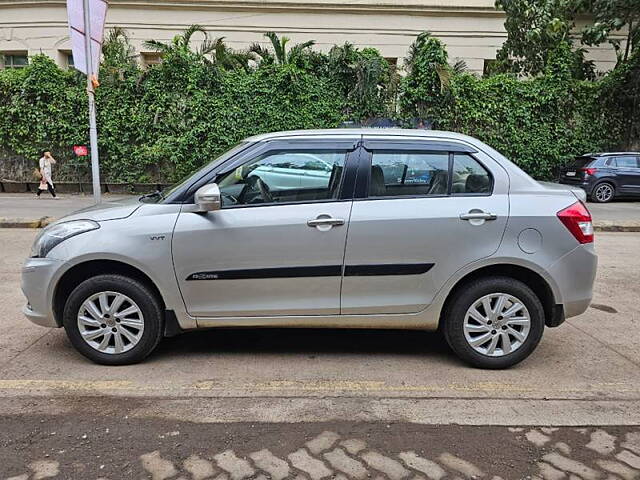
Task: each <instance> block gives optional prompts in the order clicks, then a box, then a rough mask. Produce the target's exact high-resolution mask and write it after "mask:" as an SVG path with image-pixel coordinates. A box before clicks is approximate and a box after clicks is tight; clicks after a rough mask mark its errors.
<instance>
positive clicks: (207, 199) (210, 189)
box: [194, 183, 222, 213]
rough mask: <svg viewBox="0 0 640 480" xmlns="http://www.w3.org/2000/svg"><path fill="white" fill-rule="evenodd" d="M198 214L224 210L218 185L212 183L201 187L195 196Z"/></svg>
mask: <svg viewBox="0 0 640 480" xmlns="http://www.w3.org/2000/svg"><path fill="white" fill-rule="evenodd" d="M194 199H195V203H196V207H197V208H198V210H197V211H198V212H201V213H204V212H213V211H214V210H220V209H221V208H222V201H221V197H220V187H218V184H217V183H210V184H208V185H204V186H203V187H200V188H199V189H198V190H197V191H196V193H195V195H194Z"/></svg>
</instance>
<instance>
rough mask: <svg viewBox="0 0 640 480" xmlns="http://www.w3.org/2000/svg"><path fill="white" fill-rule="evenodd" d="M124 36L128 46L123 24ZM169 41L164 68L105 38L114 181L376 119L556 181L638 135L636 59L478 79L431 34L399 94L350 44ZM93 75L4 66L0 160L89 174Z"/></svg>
mask: <svg viewBox="0 0 640 480" xmlns="http://www.w3.org/2000/svg"><path fill="white" fill-rule="evenodd" d="M112 37H113V38H112V40H111V41H113V42H125V41H126V38H125V39H124V40H123V38H122V37H123V35H122V32H119V33H118V34H117V35H115V34H114V35H113V36H112ZM176 45H178V46H176ZM303 45H304V44H303ZM160 47H161V48H163V49H164V50H163V52H164V53H163V62H162V63H161V64H160V65H157V66H153V67H151V68H149V69H147V70H142V69H140V67H139V66H138V65H137V64H136V63H135V61H133V60H132V58H131V55H130V49H129V48H128V47H127V46H126V44H118V43H115V44H108V45H106V46H105V53H106V54H107V58H106V59H105V62H104V63H103V65H102V67H101V82H102V85H101V86H100V87H99V88H98V90H97V108H98V131H99V142H100V158H101V174H102V178H103V179H104V180H107V181H111V182H173V181H176V180H178V179H179V178H181V177H183V176H185V175H187V174H188V173H190V172H192V171H193V170H194V169H196V168H198V167H200V166H201V165H203V164H204V163H206V162H209V161H210V160H212V159H213V158H215V157H216V156H217V155H218V154H219V153H220V152H222V151H223V150H226V149H227V148H229V147H230V146H231V145H233V144H235V143H236V142H238V141H239V140H241V139H242V138H245V137H247V136H250V135H255V134H259V133H264V132H269V131H276V130H288V129H305V128H329V127H337V126H339V125H340V124H341V123H342V122H343V121H345V120H356V121H361V120H366V119H367V118H368V117H375V116H392V117H399V119H400V120H403V121H407V120H408V119H410V118H415V117H420V118H425V119H428V120H430V121H431V122H432V123H433V124H434V126H435V128H439V129H447V130H454V131H458V132H462V133H466V134H469V135H472V136H475V137H478V138H480V139H481V140H483V141H485V142H486V143H488V144H489V145H491V146H492V147H494V148H496V149H497V150H499V151H501V152H502V153H504V154H505V155H506V156H507V157H509V158H510V159H511V160H513V161H515V162H516V163H517V164H518V165H520V166H521V167H522V168H524V169H525V170H526V171H527V172H529V173H530V174H532V175H534V176H536V177H538V178H552V177H553V175H554V172H555V171H556V170H557V168H558V167H559V166H560V165H562V164H563V163H564V162H565V161H567V160H568V159H570V158H572V157H574V156H576V155H580V154H583V153H585V152H587V151H593V150H611V149H622V148H630V146H631V145H633V144H634V142H637V141H638V140H637V139H638V134H639V129H640V119H639V118H638V116H639V113H638V111H639V110H640V108H638V105H640V102H638V97H639V96H640V81H639V80H638V79H640V55H639V54H638V53H636V54H635V55H633V56H632V57H631V58H630V60H629V61H628V62H626V63H623V64H621V65H619V66H618V67H617V68H616V69H615V70H614V71H612V72H611V73H609V74H607V75H606V76H604V77H603V78H601V79H599V80H596V81H585V80H577V79H575V78H574V77H573V73H572V72H573V62H574V57H575V55H574V54H573V52H572V50H571V47H570V45H569V44H567V43H561V44H560V46H559V47H558V48H556V49H555V50H554V51H553V52H550V54H549V56H548V62H547V65H546V68H545V71H544V73H543V74H541V75H539V76H536V77H533V78H528V79H518V78H516V77H515V76H513V75H508V74H501V75H493V76H490V77H486V78H480V77H478V76H476V75H473V74H470V73H465V72H462V73H460V72H459V71H458V70H457V69H452V68H451V67H450V66H449V65H448V63H447V59H448V56H447V52H446V50H445V48H444V46H443V44H442V43H441V42H440V41H439V40H437V39H435V38H433V37H431V36H430V35H429V34H428V33H423V34H421V35H420V36H419V37H418V38H417V40H416V42H415V44H414V45H413V46H412V48H411V51H410V55H409V58H408V62H407V67H408V68H407V70H408V72H407V75H406V77H405V78H404V79H402V81H401V82H400V88H399V89H397V88H396V86H397V85H396V84H397V81H398V80H397V76H396V75H395V74H394V73H393V72H392V71H390V70H389V69H388V67H387V64H386V62H385V60H384V59H383V58H382V57H381V56H380V54H379V53H378V52H377V51H376V50H374V49H362V50H360V49H357V48H355V47H353V46H351V45H349V44H345V45H343V46H339V47H334V48H333V49H332V50H331V52H329V54H323V53H320V52H314V51H312V50H310V48H308V47H305V48H300V49H298V50H295V55H291V56H290V59H291V58H293V60H291V61H287V62H276V61H269V62H266V61H265V62H262V63H261V64H259V65H258V66H250V65H249V64H248V63H246V62H245V60H246V59H247V55H249V54H247V53H244V54H243V53H242V52H231V53H230V51H227V52H226V54H225V55H227V57H229V55H233V59H234V61H233V62H231V61H227V62H222V54H220V57H221V58H217V59H216V61H212V59H211V58H208V57H207V56H206V55H204V54H203V53H202V52H201V51H192V50H191V49H190V48H189V47H188V44H187V43H185V42H184V41H183V42H181V43H180V42H178V43H175V42H174V44H170V45H167V46H163V45H159V48H160ZM263 55H265V56H268V54H266V53H264V52H263ZM225 58H226V57H225ZM229 58H230V57H229ZM243 62H244V63H243ZM222 65H227V66H226V67H223V66H222ZM85 81H86V80H85V77H84V76H82V75H80V74H79V73H78V72H76V71H74V70H69V71H67V70H62V69H60V68H59V67H57V66H56V65H55V63H54V62H53V61H52V60H51V59H49V58H48V57H46V56H44V55H36V56H34V57H32V58H31V61H30V65H29V66H28V67H26V68H24V69H20V70H3V71H0V161H3V160H4V159H8V158H13V159H15V158H27V159H30V160H32V161H33V165H34V166H35V165H36V162H37V159H38V158H39V156H40V151H41V150H45V149H48V150H52V152H53V154H54V156H55V157H56V158H58V159H59V160H62V162H61V164H60V165H59V166H58V168H57V169H56V178H57V179H58V180H63V179H65V178H67V179H75V178H76V174H77V171H79V173H80V174H81V175H85V176H88V174H89V169H88V161H87V159H80V160H75V161H74V162H72V161H71V160H72V158H73V155H72V152H71V146H72V145H74V144H88V128H87V105H86V93H85ZM398 90H399V93H398ZM396 104H397V105H399V109H398V110H397V111H396V110H395V108H396V107H395V105H396ZM77 165H80V167H79V168H77Z"/></svg>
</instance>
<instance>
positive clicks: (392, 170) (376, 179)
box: [369, 151, 449, 197]
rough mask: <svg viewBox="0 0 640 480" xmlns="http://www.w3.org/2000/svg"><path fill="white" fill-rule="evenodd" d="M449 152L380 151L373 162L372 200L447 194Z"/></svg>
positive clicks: (370, 190) (370, 188)
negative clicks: (376, 198)
mask: <svg viewBox="0 0 640 480" xmlns="http://www.w3.org/2000/svg"><path fill="white" fill-rule="evenodd" d="M448 185H449V154H448V153H447V152H435V153H430V152H412V151H395V152H392V151H377V152H374V153H373V157H372V159H371V177H370V180H369V196H370V197H398V196H407V195H409V196H416V195H420V196H424V195H427V196H429V195H447V193H448Z"/></svg>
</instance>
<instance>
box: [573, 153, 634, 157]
mask: <svg viewBox="0 0 640 480" xmlns="http://www.w3.org/2000/svg"><path fill="white" fill-rule="evenodd" d="M613 155H640V152H600V153H585V154H584V155H580V156H581V157H610V156H613Z"/></svg>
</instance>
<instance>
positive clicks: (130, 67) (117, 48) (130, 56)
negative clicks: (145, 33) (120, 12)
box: [100, 27, 138, 80]
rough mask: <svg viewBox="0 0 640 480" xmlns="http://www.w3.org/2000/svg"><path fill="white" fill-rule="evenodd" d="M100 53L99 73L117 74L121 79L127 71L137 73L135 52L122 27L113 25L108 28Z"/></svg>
mask: <svg viewBox="0 0 640 480" xmlns="http://www.w3.org/2000/svg"><path fill="white" fill-rule="evenodd" d="M102 53H103V56H104V57H103V60H102V63H101V64H100V73H102V74H103V76H104V75H105V74H106V75H107V76H108V77H113V76H117V77H118V78H119V79H120V80H123V79H124V75H125V72H127V71H128V72H132V73H137V71H138V63H137V62H136V54H135V52H134V50H133V47H132V46H131V44H130V43H129V37H128V36H127V32H126V31H125V29H124V28H122V27H114V28H112V29H111V30H109V32H108V33H107V37H106V39H105V42H104V45H103V46H102Z"/></svg>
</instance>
